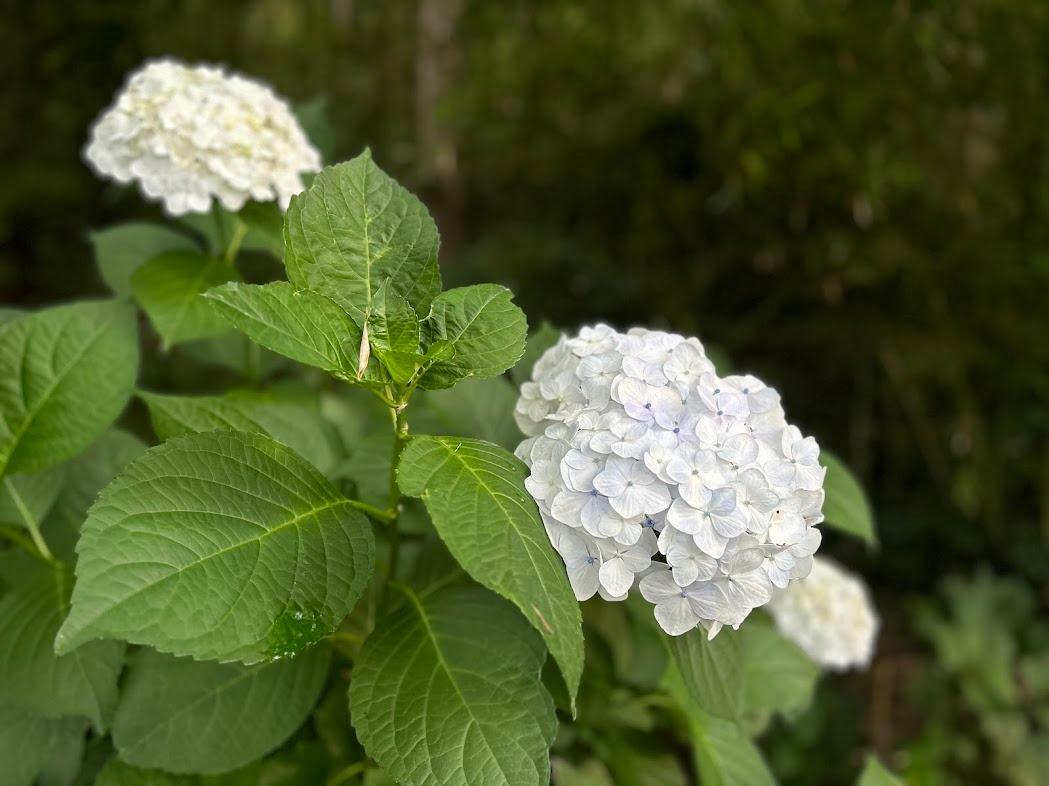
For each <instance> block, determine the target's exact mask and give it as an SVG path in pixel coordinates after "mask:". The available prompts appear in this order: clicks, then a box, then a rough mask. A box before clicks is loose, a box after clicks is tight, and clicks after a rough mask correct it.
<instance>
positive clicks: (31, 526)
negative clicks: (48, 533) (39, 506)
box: [4, 478, 55, 562]
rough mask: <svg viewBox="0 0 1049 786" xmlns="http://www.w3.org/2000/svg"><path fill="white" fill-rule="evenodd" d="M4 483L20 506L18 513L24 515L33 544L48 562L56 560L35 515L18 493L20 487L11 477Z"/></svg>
mask: <svg viewBox="0 0 1049 786" xmlns="http://www.w3.org/2000/svg"><path fill="white" fill-rule="evenodd" d="M4 485H5V486H7V493H8V494H10V495H11V501H12V502H13V503H15V507H16V508H18V514H19V515H20V516H21V517H22V521H24V522H25V525H26V529H27V530H29V536H30V537H31V538H32V539H33V545H35V546H36V549H37V551H39V552H40V556H42V557H43V558H44V559H46V560H47V561H48V562H54V561H55V555H54V554H52V553H51V549H49V548H48V547H47V541H46V540H44V536H43V535H41V534H40V524H39V523H38V522H37V520H36V519H35V518H34V517H33V513H32V511H31V510H29V507H28V506H27V505H26V504H25V500H23V499H22V495H21V494H19V493H18V489H16V488H15V485H14V484H13V483H12V482H11V479H10V478H6V479H5V480H4Z"/></svg>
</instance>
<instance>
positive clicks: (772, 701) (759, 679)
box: [739, 618, 821, 713]
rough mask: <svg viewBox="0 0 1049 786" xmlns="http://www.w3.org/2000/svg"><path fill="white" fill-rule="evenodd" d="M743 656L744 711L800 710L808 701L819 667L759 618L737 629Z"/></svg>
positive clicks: (810, 697)
mask: <svg viewBox="0 0 1049 786" xmlns="http://www.w3.org/2000/svg"><path fill="white" fill-rule="evenodd" d="M739 639H740V646H741V649H742V657H743V675H744V678H743V679H744V681H743V706H744V708H745V709H746V710H747V711H748V712H753V713H765V712H782V713H792V712H800V711H801V710H803V709H805V708H806V707H807V706H808V705H809V703H810V702H811V701H812V693H813V691H814V690H815V688H816V682H817V681H818V680H819V677H820V673H821V672H820V669H819V667H818V666H817V665H816V664H815V663H813V662H812V660H811V659H810V658H809V657H808V656H807V655H806V654H805V653H804V652H802V651H801V648H800V647H798V646H797V645H796V644H794V643H793V642H790V641H787V640H786V639H785V638H783V637H782V636H780V635H779V634H778V633H777V632H776V631H775V630H774V629H773V628H772V626H771V625H769V624H768V623H766V622H765V621H763V620H757V619H753V618H751V619H750V620H748V621H747V624H746V625H742V626H741V627H740V629H739Z"/></svg>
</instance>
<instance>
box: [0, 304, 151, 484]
mask: <svg viewBox="0 0 1049 786" xmlns="http://www.w3.org/2000/svg"><path fill="white" fill-rule="evenodd" d="M137 373H138V335H137V331H136V327H135V312H134V309H133V308H131V307H130V306H129V305H127V304H124V303H118V302H115V301H88V302H83V303H75V304H73V305H69V306H57V307H54V308H47V309H44V310H42V311H37V312H36V313H33V314H29V315H28V316H24V317H21V318H19V319H15V320H12V321H10V322H7V323H5V324H3V325H0V476H3V475H4V474H5V473H17V472H39V471H40V470H43V469H47V468H48V467H51V466H54V465H55V464H59V463H61V462H63V461H65V460H66V459H70V458H72V457H73V456H75V455H76V454H77V453H79V452H80V451H82V450H83V449H84V448H86V447H87V446H88V445H90V444H91V443H92V442H94V441H95V439H97V438H98V437H99V436H100V435H101V434H102V433H103V432H104V431H105V430H106V429H107V428H109V425H110V424H111V423H112V422H113V421H114V420H116V419H117V416H119V415H120V413H121V412H122V411H123V409H124V405H125V404H126V403H127V400H128V398H129V397H130V396H131V391H132V390H133V389H134V387H135V376H136V375H137Z"/></svg>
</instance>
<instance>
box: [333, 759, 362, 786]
mask: <svg viewBox="0 0 1049 786" xmlns="http://www.w3.org/2000/svg"><path fill="white" fill-rule="evenodd" d="M367 769H368V764H367V763H366V762H363V761H359V762H356V763H355V764H351V765H349V766H348V767H344V768H343V769H341V770H339V771H338V772H337V773H335V774H334V775H332V776H331V777H330V778H328V783H327V786H338V784H340V783H345V782H346V781H348V780H349V779H350V778H352V777H354V776H355V775H360V774H361V773H362V772H364V771H365V770H367Z"/></svg>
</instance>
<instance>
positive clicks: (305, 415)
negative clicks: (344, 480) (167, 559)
mask: <svg viewBox="0 0 1049 786" xmlns="http://www.w3.org/2000/svg"><path fill="white" fill-rule="evenodd" d="M138 395H139V398H141V399H142V400H143V401H144V402H146V406H147V407H149V415H150V418H151V419H152V421H153V429H154V431H156V432H157V436H158V437H160V439H161V440H168V439H171V438H172V437H177V436H181V435H183V434H195V433H199V432H203V431H216V430H222V429H229V430H231V431H247V432H251V433H255V434H266V435H268V436H270V437H273V439H275V440H277V441H278V442H281V443H283V444H285V445H287V446H288V447H289V448H291V449H292V450H294V451H295V452H296V453H298V454H299V455H300V456H302V457H303V458H304V459H306V460H307V461H309V462H310V463H311V464H313V466H315V467H316V468H317V469H319V470H320V471H321V472H322V473H323V474H325V475H328V474H329V473H330V472H331V470H332V469H333V468H334V467H335V465H336V463H337V462H338V460H339V455H338V453H337V450H336V445H335V439H334V435H333V433H332V431H331V427H330V426H329V425H328V423H327V421H325V419H324V417H323V416H322V415H321V412H320V408H319V407H317V406H310V405H309V404H306V403H303V402H301V401H296V400H292V399H290V398H289V397H286V396H280V395H278V394H276V393H273V392H267V391H260V390H235V391H231V392H229V393H225V394H223V395H221V396H166V395H162V394H159V393H145V392H139V394H138Z"/></svg>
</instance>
